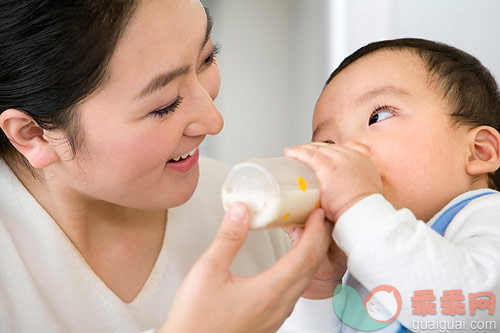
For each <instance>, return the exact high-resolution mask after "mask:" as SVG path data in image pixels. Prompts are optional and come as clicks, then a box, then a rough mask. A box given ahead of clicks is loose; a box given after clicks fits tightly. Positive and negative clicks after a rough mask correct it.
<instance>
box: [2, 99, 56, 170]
mask: <svg viewBox="0 0 500 333" xmlns="http://www.w3.org/2000/svg"><path fill="white" fill-rule="evenodd" d="M0 128H2V130H3V132H4V133H5V135H7V137H8V138H9V141H10V142H11V143H12V145H13V146H14V147H15V148H16V149H17V150H18V151H19V152H20V153H21V154H23V155H24V157H26V159H27V160H28V161H29V162H30V164H31V165H32V166H33V167H34V168H38V169H41V168H45V167H47V166H49V165H51V164H52V163H54V162H56V161H58V160H59V157H58V155H57V153H56V152H55V151H54V149H53V147H52V145H51V144H50V143H49V142H48V141H47V140H46V139H45V137H44V130H43V129H42V128H41V127H40V126H39V125H38V124H37V123H36V122H35V121H34V120H33V118H31V116H29V115H28V114H27V113H25V112H23V111H20V110H16V109H8V110H5V111H4V112H2V114H0Z"/></svg>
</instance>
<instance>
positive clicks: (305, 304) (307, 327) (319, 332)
mask: <svg viewBox="0 0 500 333" xmlns="http://www.w3.org/2000/svg"><path fill="white" fill-rule="evenodd" d="M340 327H341V321H340V319H339V318H338V317H337V315H336V314H335V311H334V310H333V304H332V298H327V299H307V298H302V297H301V298H299V300H298V301H297V303H296V304H295V307H294V309H293V312H292V314H291V315H290V317H288V318H287V320H286V321H285V322H284V323H283V326H281V328H280V329H279V330H278V333H300V332H310V333H327V332H328V333H332V332H340Z"/></svg>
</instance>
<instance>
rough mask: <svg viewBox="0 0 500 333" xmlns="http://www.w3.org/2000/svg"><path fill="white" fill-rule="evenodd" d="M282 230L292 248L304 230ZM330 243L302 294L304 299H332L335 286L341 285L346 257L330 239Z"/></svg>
mask: <svg viewBox="0 0 500 333" xmlns="http://www.w3.org/2000/svg"><path fill="white" fill-rule="evenodd" d="M283 230H284V231H285V232H286V233H287V234H288V237H290V242H291V244H292V248H294V247H295V246H296V244H297V243H298V242H299V240H300V238H301V237H302V234H303V232H304V228H302V227H287V228H283ZM330 241H331V243H330V247H329V248H328V252H327V253H326V255H325V257H324V258H323V260H322V261H321V264H320V266H319V269H318V270H317V272H316V275H315V276H314V278H313V279H312V280H311V282H310V283H309V285H308V286H307V288H306V289H305V290H304V293H303V294H302V297H304V298H309V299H324V298H329V297H332V296H333V293H334V292H335V288H336V287H337V284H342V277H343V276H344V274H345V272H346V270H347V256H346V255H345V253H344V252H343V251H342V250H341V249H340V248H339V247H338V246H337V244H336V243H335V241H334V240H333V239H332V238H330Z"/></svg>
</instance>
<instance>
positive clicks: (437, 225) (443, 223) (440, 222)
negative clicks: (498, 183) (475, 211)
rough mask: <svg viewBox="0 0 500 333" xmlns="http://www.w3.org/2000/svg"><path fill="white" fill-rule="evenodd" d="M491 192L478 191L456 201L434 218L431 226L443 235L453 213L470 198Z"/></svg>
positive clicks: (455, 213)
mask: <svg viewBox="0 0 500 333" xmlns="http://www.w3.org/2000/svg"><path fill="white" fill-rule="evenodd" d="M493 193H495V192H484V193H479V194H476V195H474V196H472V197H470V198H467V199H463V200H462V201H459V202H457V203H456V204H454V205H453V206H451V207H450V208H448V209H447V210H445V211H444V213H443V214H441V216H439V217H438V218H437V219H436V221H435V222H434V224H433V225H432V226H431V228H432V229H434V230H435V231H436V232H437V233H438V234H440V235H443V234H444V231H445V230H446V228H447V227H448V225H449V224H450V222H451V220H453V218H454V217H455V215H457V213H458V212H459V211H460V210H462V208H464V207H465V206H466V205H467V204H468V203H469V202H471V201H472V200H474V199H476V198H478V197H482V196H483V195H487V194H493Z"/></svg>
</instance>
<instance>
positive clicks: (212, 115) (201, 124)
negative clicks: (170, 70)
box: [184, 83, 224, 136]
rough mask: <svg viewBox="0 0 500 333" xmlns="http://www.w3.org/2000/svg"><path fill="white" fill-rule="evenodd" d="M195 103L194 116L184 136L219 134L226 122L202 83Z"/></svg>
mask: <svg viewBox="0 0 500 333" xmlns="http://www.w3.org/2000/svg"><path fill="white" fill-rule="evenodd" d="M194 103H195V104H194V105H193V109H192V110H193V115H192V118H191V121H190V123H189V124H188V125H187V126H186V129H185V130H184V134H185V135H187V136H199V135H205V134H210V135H216V134H218V133H219V132H220V131H221V130H222V127H223V126H224V120H223V118H222V115H221V114H220V112H219V110H218V109H217V107H216V106H215V104H214V101H213V99H212V97H211V96H210V94H209V93H208V92H207V91H206V90H205V89H204V88H203V86H202V85H201V84H200V83H198V87H197V92H196V94H195V101H194Z"/></svg>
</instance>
